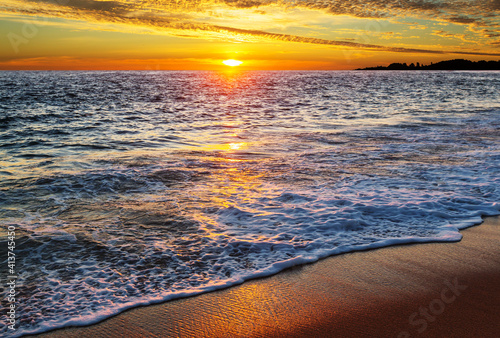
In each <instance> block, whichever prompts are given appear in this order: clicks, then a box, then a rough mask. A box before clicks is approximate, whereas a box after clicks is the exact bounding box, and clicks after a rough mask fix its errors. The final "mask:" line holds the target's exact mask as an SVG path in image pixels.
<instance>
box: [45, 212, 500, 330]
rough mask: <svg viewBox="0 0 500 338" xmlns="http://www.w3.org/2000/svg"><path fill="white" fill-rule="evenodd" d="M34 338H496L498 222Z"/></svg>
mask: <svg viewBox="0 0 500 338" xmlns="http://www.w3.org/2000/svg"><path fill="white" fill-rule="evenodd" d="M462 234H463V236H464V238H463V239H462V241H460V242H457V243H429V244H416V245H405V246H395V247H389V248H382V249H377V250H371V251H364V252H355V253H350V254H344V255H339V256H334V257H330V258H327V259H324V260H321V261H319V262H317V263H314V264H309V265H306V266H300V267H295V268H292V269H289V270H286V271H284V272H282V273H279V274H277V275H275V276H272V277H269V278H263V279H258V280H252V281H248V282H245V283H244V284H242V285H239V286H236V287H232V288H229V289H225V290H221V291H217V292H211V293H207V294H203V295H199V296H196V297H192V298H187V299H181V300H176V301H171V302H167V303H163V304H159V305H153V306H147V307H141V308H136V309H132V310H129V311H126V312H124V313H122V314H120V315H118V316H115V317H112V318H110V319H108V320H105V321H103V322H101V323H99V324H96V325H92V326H89V327H77V328H65V329H60V330H56V331H53V332H50V333H46V334H42V335H38V336H39V337H444V336H446V337H498V334H499V332H500V245H499V244H500V217H491V218H487V219H486V220H485V222H484V223H483V224H481V225H480V226H476V227H473V228H470V229H467V230H464V231H462Z"/></svg>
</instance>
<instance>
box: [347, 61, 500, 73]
mask: <svg viewBox="0 0 500 338" xmlns="http://www.w3.org/2000/svg"><path fill="white" fill-rule="evenodd" d="M356 70H500V61H470V60H464V59H455V60H448V61H441V62H437V63H431V64H430V65H421V64H420V63H418V62H417V64H414V63H411V64H410V65H408V64H406V63H391V64H390V65H389V66H387V67H384V66H377V67H367V68H358V69H356Z"/></svg>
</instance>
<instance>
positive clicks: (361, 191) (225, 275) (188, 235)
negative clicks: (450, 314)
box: [0, 71, 500, 335]
mask: <svg viewBox="0 0 500 338" xmlns="http://www.w3.org/2000/svg"><path fill="white" fill-rule="evenodd" d="M499 139H500V73H498V72H430V71H428V72H368V71H366V72H365V71H352V72H281V71H276V72H227V73H217V72H161V71H158V72H156V71H152V72H0V156H1V157H0V160H1V162H0V208H1V209H0V222H1V224H2V230H1V232H0V253H1V258H0V260H1V262H2V265H1V269H2V270H1V271H2V276H3V277H6V276H7V275H8V272H7V265H8V260H7V256H8V250H9V249H8V241H9V240H8V236H7V235H8V228H9V227H10V228H11V229H14V228H15V244H16V245H15V249H14V252H15V255H16V261H15V263H16V265H15V273H16V275H17V283H16V292H17V294H16V297H15V304H16V330H15V331H13V330H9V329H8V327H7V324H8V313H7V309H8V307H9V306H10V303H9V301H8V300H7V298H6V295H7V294H8V292H9V288H8V286H7V284H6V280H5V278H3V279H2V285H1V287H2V304H3V305H4V307H3V309H4V310H3V311H2V313H1V314H0V316H1V317H0V320H1V323H2V325H1V327H0V334H11V335H21V334H26V333H36V332H42V331H46V330H49V329H53V328H57V327H62V326H66V325H83V324H89V323H93V322H96V321H99V320H102V319H104V318H106V317H109V316H111V315H113V314H116V313H118V312H120V311H123V310H124V309H126V308H130V307H133V306H137V305H142V304H151V303H154V302H159V301H164V300H169V299H173V298H179V297H185V296H188V295H193V294H198V293H201V292H205V291H209V290H214V289H218V288H222V287H227V286H230V285H234V284H237V283H241V282H242V281H244V280H247V279H250V278H253V277H257V276H266V275H270V274H274V273H277V272H279V271H280V270H283V269H284V268H286V267H290V266H293V265H297V264H302V263H306V262H313V261H315V260H317V259H319V258H321V257H326V256H329V255H334V254H340V253H345V252H351V251H356V250H364V249H369V248H378V247H384V246H388V245H393V244H403V243H415V242H436V241H458V240H460V239H461V234H460V233H459V229H463V228H466V227H468V226H472V225H475V224H478V223H480V222H481V216H485V215H498V214H499V211H500V205H499V200H500V198H499V197H500V142H499ZM355 268H356V267H353V269H355Z"/></svg>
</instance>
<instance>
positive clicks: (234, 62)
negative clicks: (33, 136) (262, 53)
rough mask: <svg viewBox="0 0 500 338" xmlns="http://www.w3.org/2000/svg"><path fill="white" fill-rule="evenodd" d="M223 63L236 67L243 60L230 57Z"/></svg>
mask: <svg viewBox="0 0 500 338" xmlns="http://www.w3.org/2000/svg"><path fill="white" fill-rule="evenodd" d="M222 63H223V64H225V65H226V66H230V67H236V66H239V65H241V64H242V63H243V61H239V60H233V59H230V60H224V61H222Z"/></svg>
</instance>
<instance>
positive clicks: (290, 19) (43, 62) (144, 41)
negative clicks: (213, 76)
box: [0, 0, 500, 70]
mask: <svg viewBox="0 0 500 338" xmlns="http://www.w3.org/2000/svg"><path fill="white" fill-rule="evenodd" d="M487 3H489V2H485V1H479V0H474V1H470V2H468V3H467V6H464V5H463V4H461V3H459V2H458V3H457V2H450V1H444V0H436V1H432V2H429V1H423V2H418V1H409V2H401V1H396V0H388V1H383V2H379V1H362V2H359V1H358V2H352V1H344V0H342V1H326V2H325V1H319V0H313V1H306V2H282V1H274V0H271V1H265V2H259V1H256V2H251V3H248V2H241V1H216V2H214V1H212V0H201V1H198V0H197V1H194V0H188V1H182V2H172V1H164V0H160V1H152V0H145V1H141V2H140V3H136V2H133V1H121V0H119V1H111V2H109V1H108V2H107V1H98V0H81V1H75V2H65V3H64V4H62V3H61V4H59V3H57V2H56V3H51V4H50V6H47V4H46V3H45V2H43V1H42V2H33V1H29V2H27V1H24V0H8V1H6V2H5V4H4V5H3V6H1V7H0V69H33V70H36V69H41V70H43V69H60V70H65V69H68V70H70V69H103V70H105V69H110V70H111V69H116V70H125V69H134V70H225V69H227V66H230V67H235V66H239V65H242V61H238V60H233V58H234V57H235V55H236V54H237V55H238V57H241V58H244V60H245V61H244V63H243V66H244V67H245V70H252V69H257V70H286V69H290V70H294V69H302V70H314V69H319V70H328V69H355V68H361V67H369V66H376V65H388V64H390V63H393V62H407V63H408V64H410V63H415V64H416V63H417V62H419V63H420V64H430V63H431V62H434V63H436V62H439V61H442V60H450V59H456V58H463V59H470V60H474V61H478V60H498V59H499V58H500V50H499V46H500V28H499V27H500V20H499V19H498V18H499V17H500V15H498V14H500V7H499V6H495V5H494V4H493V1H492V2H491V5H488V4H487ZM249 27H251V29H250V28H249ZM221 60H224V61H222V62H221Z"/></svg>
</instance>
